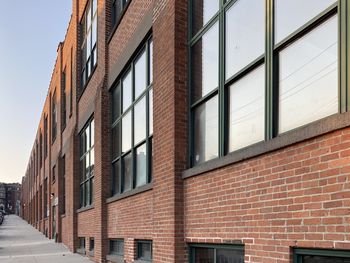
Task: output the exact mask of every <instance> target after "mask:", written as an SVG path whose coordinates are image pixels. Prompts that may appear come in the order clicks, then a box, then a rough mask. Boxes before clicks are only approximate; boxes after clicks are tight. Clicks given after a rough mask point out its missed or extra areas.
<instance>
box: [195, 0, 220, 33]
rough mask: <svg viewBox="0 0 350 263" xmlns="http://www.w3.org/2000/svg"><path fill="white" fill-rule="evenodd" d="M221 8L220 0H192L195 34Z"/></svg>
mask: <svg viewBox="0 0 350 263" xmlns="http://www.w3.org/2000/svg"><path fill="white" fill-rule="evenodd" d="M218 10H219V0H193V1H192V33H193V35H195V34H196V33H197V32H198V31H199V30H200V29H201V28H202V27H203V26H204V25H205V24H206V23H207V22H208V21H209V20H210V19H211V18H212V17H213V16H214V15H215V14H216V12H217V11H218Z"/></svg>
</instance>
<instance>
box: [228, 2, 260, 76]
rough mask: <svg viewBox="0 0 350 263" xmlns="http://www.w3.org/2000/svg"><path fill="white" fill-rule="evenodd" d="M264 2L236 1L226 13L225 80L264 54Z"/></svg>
mask: <svg viewBox="0 0 350 263" xmlns="http://www.w3.org/2000/svg"><path fill="white" fill-rule="evenodd" d="M264 49H265V1H264V0H250V1H244V0H240V1H237V2H236V3H235V4H234V5H233V6H232V7H231V8H230V9H229V10H228V11H227V13H226V79H228V78H230V77H231V76H232V75H234V74H236V73H237V72H238V71H239V70H241V69H242V68H243V67H245V66H247V65H248V64H249V63H250V62H252V61H254V60H255V59H256V58H258V57H259V56H260V55H262V54H263V53H264Z"/></svg>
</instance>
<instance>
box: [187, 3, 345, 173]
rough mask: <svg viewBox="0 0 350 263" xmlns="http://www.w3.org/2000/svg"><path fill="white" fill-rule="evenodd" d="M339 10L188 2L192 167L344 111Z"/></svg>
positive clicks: (314, 6)
mask: <svg viewBox="0 0 350 263" xmlns="http://www.w3.org/2000/svg"><path fill="white" fill-rule="evenodd" d="M265 5H268V6H267V7H266V6H265ZM339 8H340V7H338V6H337V1H336V0H320V1H318V0H317V1H316V0H310V1H302V0H296V1H285V0H269V1H265V0H251V1H244V0H226V1H219V0H217V1H216V0H215V1H214V0H213V1H206V0H191V8H190V10H191V19H190V21H191V24H190V32H191V34H190V35H191V37H190V39H189V46H190V49H189V50H190V70H189V71H190V80H189V83H190V94H191V98H190V113H191V114H190V127H191V133H190V137H191V139H190V143H189V146H190V165H191V166H194V165H198V164H200V163H203V162H205V161H208V160H211V159H213V158H216V157H221V156H224V155H227V154H229V153H231V152H234V151H237V150H240V149H242V148H245V147H248V146H250V145H253V144H255V143H258V142H261V141H264V140H271V139H273V138H274V137H276V136H278V135H279V134H281V133H284V132H286V131H289V130H292V129H295V128H298V127H300V126H303V125H306V124H309V123H312V122H314V121H317V120H320V119H322V118H324V117H327V116H330V115H332V114H335V113H338V111H339V109H340V108H341V107H340V106H341V105H340V102H341V103H342V109H344V108H346V107H347V106H346V103H347V100H348V99H347V97H346V96H347V95H346V93H347V91H345V92H343V93H344V94H343V93H342V94H343V95H342V96H343V97H344V98H342V97H341V96H340V95H339V94H340V93H339V90H341V89H339V87H338V83H343V82H344V83H345V81H344V80H343V82H341V79H339V76H342V75H341V74H340V72H339V68H338V67H339V65H343V64H345V63H344V62H341V61H339V55H338V53H339V51H340V50H342V49H340V46H341V45H344V47H345V46H346V43H345V44H344V43H342V42H340V41H339V40H338V39H340V36H339V32H343V31H340V30H339V25H338V24H339V22H341V21H343V20H344V19H339V17H338V16H339V15H338V9H339ZM342 23H344V22H342ZM343 49H344V48H343ZM340 62H341V63H340ZM342 67H343V68H344V69H345V66H342ZM343 89H346V87H344V88H343ZM344 101H345V102H344ZM344 105H345V106H344ZM343 111H344V110H343Z"/></svg>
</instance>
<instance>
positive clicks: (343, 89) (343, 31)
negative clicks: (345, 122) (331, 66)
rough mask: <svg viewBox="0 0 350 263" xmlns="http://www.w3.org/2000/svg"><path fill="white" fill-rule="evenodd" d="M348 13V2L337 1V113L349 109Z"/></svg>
mask: <svg viewBox="0 0 350 263" xmlns="http://www.w3.org/2000/svg"><path fill="white" fill-rule="evenodd" d="M349 11H350V5H349V4H348V0H339V1H338V13H339V15H338V23H339V30H338V32H339V34H338V40H339V62H338V63H339V64H338V66H339V73H338V74H339V111H340V112H345V111H347V110H348V109H349V108H350V105H349V103H350V99H349V96H350V94H349V91H348V89H349V78H348V76H349V66H348V63H349V52H348V50H347V46H348V44H349V30H350V28H349V24H350V20H349V19H348V15H349V13H350V12H349Z"/></svg>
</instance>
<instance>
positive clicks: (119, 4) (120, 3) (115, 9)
mask: <svg viewBox="0 0 350 263" xmlns="http://www.w3.org/2000/svg"><path fill="white" fill-rule="evenodd" d="M130 1H131V0H113V1H112V27H114V26H115V25H116V24H117V23H118V22H119V20H120V18H121V15H122V13H123V11H124V9H125V8H126V7H127V4H128V2H130Z"/></svg>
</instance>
